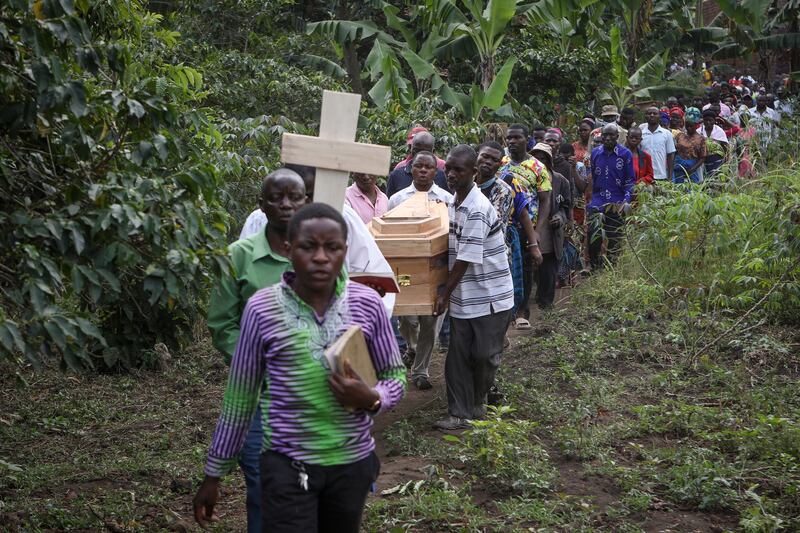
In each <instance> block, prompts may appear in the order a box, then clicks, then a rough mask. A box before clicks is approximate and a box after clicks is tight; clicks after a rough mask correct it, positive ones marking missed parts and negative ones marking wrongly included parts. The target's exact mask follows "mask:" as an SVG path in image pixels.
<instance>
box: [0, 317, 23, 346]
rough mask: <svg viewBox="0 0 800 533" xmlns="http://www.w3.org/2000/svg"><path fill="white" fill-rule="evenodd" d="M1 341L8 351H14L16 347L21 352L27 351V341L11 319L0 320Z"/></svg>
mask: <svg viewBox="0 0 800 533" xmlns="http://www.w3.org/2000/svg"><path fill="white" fill-rule="evenodd" d="M0 343H2V345H3V348H5V349H6V351H8V352H13V351H14V348H15V347H16V349H17V350H19V351H20V352H23V353H24V352H25V341H24V340H23V339H22V334H21V333H20V332H19V328H18V327H17V324H16V323H15V322H13V321H11V320H7V319H6V320H3V321H2V322H0Z"/></svg>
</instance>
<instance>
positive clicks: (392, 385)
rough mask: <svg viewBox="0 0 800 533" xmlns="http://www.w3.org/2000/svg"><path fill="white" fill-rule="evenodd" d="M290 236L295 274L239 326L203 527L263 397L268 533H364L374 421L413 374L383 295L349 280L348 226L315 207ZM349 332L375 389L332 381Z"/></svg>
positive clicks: (203, 494) (206, 485)
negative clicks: (361, 344) (331, 353)
mask: <svg viewBox="0 0 800 533" xmlns="http://www.w3.org/2000/svg"><path fill="white" fill-rule="evenodd" d="M287 236H288V239H289V259H290V261H291V263H292V267H293V269H294V272H287V273H285V274H284V275H283V279H282V281H281V282H280V283H278V284H276V285H273V286H271V287H268V288H266V289H262V290H260V291H258V292H257V293H256V294H255V295H253V296H252V297H251V298H250V300H249V301H248V302H247V305H246V307H245V310H244V314H243V316H242V322H241V336H240V338H239V343H238V344H237V346H236V352H235V354H234V357H233V361H232V363H231V370H230V377H229V380H228V385H227V388H226V391H225V398H224V400H223V405H222V413H221V414H220V417H219V420H218V422H217V428H216V430H215V432H214V437H213V440H212V443H211V448H210V450H209V453H208V460H207V462H206V468H205V473H206V477H205V479H204V480H203V483H202V485H201V486H200V488H199V490H198V492H197V495H196V496H195V499H194V508H195V519H196V520H197V521H198V523H199V524H200V525H202V526H205V525H206V523H207V522H208V521H210V520H211V519H212V515H213V510H214V506H215V505H216V502H217V499H218V494H219V480H220V477H221V476H223V475H224V474H225V473H227V472H228V471H229V470H230V469H231V468H232V466H233V465H234V464H235V461H236V455H237V453H238V451H239V449H240V448H241V446H242V443H243V441H244V437H245V434H246V433H247V428H248V424H249V422H250V420H251V419H252V415H253V413H254V412H255V411H256V408H257V405H258V401H259V397H260V391H261V389H262V387H263V388H264V389H265V394H264V399H263V400H262V405H261V408H262V413H263V418H264V442H263V446H262V455H261V483H262V523H263V531H264V532H265V533H271V532H295V531H337V532H348V531H352V532H353V533H356V532H357V531H358V529H359V525H360V521H361V512H362V510H363V507H364V502H365V500H366V497H367V493H368V491H369V488H370V486H371V485H372V483H373V482H374V481H375V479H376V478H377V475H378V471H379V466H380V465H379V462H378V458H377V456H376V455H375V453H374V449H375V441H374V439H373V438H372V435H371V432H370V428H371V427H372V417H373V416H374V415H376V414H377V413H379V412H382V411H384V410H387V409H391V408H393V407H394V406H395V405H396V404H397V403H398V402H399V401H400V399H401V398H402V396H403V394H404V391H405V385H406V378H405V367H404V366H403V363H402V361H401V359H400V353H399V350H398V347H397V342H396V341H395V338H394V335H393V333H392V328H391V326H390V324H389V320H388V318H387V316H386V313H385V312H384V311H383V307H382V306H383V304H382V302H381V299H380V297H379V296H378V294H377V293H376V292H375V291H374V290H372V289H370V288H368V287H366V286H364V285H360V284H358V283H354V282H350V281H347V279H346V277H345V276H343V275H342V262H343V261H344V256H345V252H346V250H347V245H346V240H347V226H346V225H345V222H344V219H343V218H342V216H341V215H340V214H339V213H338V212H337V211H336V210H335V209H333V208H331V207H329V206H327V205H324V204H309V205H307V206H305V207H303V208H302V209H300V210H299V211H298V212H297V213H296V214H295V215H294V217H292V219H291V220H290V222H289V227H288V232H287ZM353 325H358V326H360V327H361V329H362V331H363V333H364V337H365V339H366V344H367V347H368V349H369V353H370V355H371V358H372V364H373V366H374V367H375V372H376V374H377V377H378V382H377V384H376V385H375V387H372V388H371V387H369V386H368V385H367V384H366V383H365V382H364V381H363V380H362V379H361V378H360V377H359V376H358V375H357V374H356V373H355V372H354V371H353V370H352V368H351V366H350V365H349V364H348V363H346V362H345V363H344V365H343V370H344V371H343V372H342V373H341V374H338V373H335V372H331V370H330V368H329V365H328V363H327V360H326V358H325V355H324V353H325V350H326V349H327V348H328V347H329V346H330V345H331V344H333V343H334V342H335V341H336V339H337V338H338V337H339V336H340V335H341V334H342V332H344V331H345V330H346V329H347V328H348V327H350V326H353Z"/></svg>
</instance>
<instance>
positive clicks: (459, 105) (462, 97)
mask: <svg viewBox="0 0 800 533" xmlns="http://www.w3.org/2000/svg"><path fill="white" fill-rule="evenodd" d="M440 96H441V98H442V100H443V101H444V102H445V103H446V104H449V105H451V106H453V107H455V108H456V109H458V110H459V111H460V112H461V114H462V115H463V116H464V117H465V118H468V119H469V118H472V101H471V100H470V97H469V95H466V94H464V93H460V92H456V91H454V90H453V89H452V88H450V86H449V85H447V84H444V85H442V88H441V93H440Z"/></svg>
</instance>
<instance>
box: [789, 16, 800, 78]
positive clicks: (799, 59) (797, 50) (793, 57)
mask: <svg viewBox="0 0 800 533" xmlns="http://www.w3.org/2000/svg"><path fill="white" fill-rule="evenodd" d="M789 32H790V33H798V32H800V13H798V15H797V16H796V17H793V18H792V25H791V29H790V30H789ZM789 58H790V59H789V61H790V67H789V72H790V76H789V87H788V89H789V90H790V91H791V92H794V91H795V90H796V89H797V85H798V82H796V81H795V80H793V79H792V76H791V73H795V72H798V71H800V47H797V46H795V47H794V48H792V49H791V52H790V56H789ZM795 75H796V74H795Z"/></svg>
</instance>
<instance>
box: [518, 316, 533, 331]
mask: <svg viewBox="0 0 800 533" xmlns="http://www.w3.org/2000/svg"><path fill="white" fill-rule="evenodd" d="M514 327H515V328H516V329H531V323H530V322H528V321H527V320H526V319H524V318H522V317H519V318H517V319H516V320H515V321H514Z"/></svg>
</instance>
